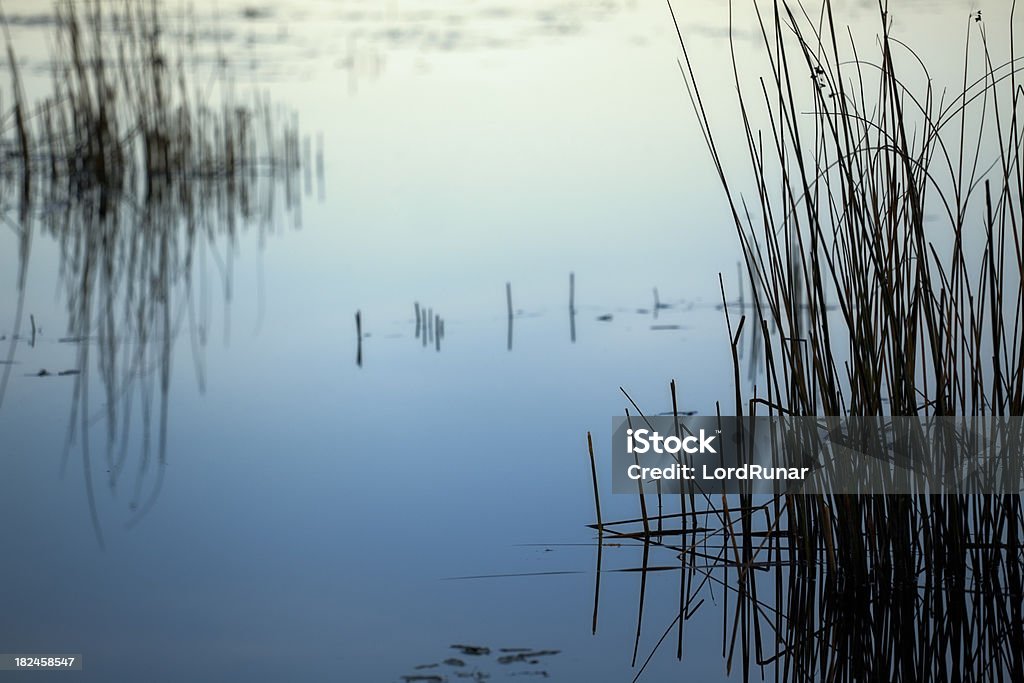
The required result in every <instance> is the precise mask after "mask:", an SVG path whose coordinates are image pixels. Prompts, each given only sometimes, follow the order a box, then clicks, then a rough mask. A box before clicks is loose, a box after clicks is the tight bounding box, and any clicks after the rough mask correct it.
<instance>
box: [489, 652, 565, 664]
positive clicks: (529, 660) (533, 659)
mask: <svg viewBox="0 0 1024 683" xmlns="http://www.w3.org/2000/svg"><path fill="white" fill-rule="evenodd" d="M559 652H561V650H529V651H527V652H518V653H516V654H513V655H502V656H501V657H498V664H512V663H515V662H523V663H526V664H539V663H540V659H539V658H540V657H550V656H551V655H557V654H558V653H559Z"/></svg>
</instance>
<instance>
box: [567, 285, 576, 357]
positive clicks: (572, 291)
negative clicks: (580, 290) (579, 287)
mask: <svg viewBox="0 0 1024 683" xmlns="http://www.w3.org/2000/svg"><path fill="white" fill-rule="evenodd" d="M569 341H571V342H572V343H573V344H575V343H576V274H575V273H569Z"/></svg>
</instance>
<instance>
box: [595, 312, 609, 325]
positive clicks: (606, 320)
mask: <svg viewBox="0 0 1024 683" xmlns="http://www.w3.org/2000/svg"><path fill="white" fill-rule="evenodd" d="M597 319H598V320H600V321H601V322H605V323H606V322H608V321H609V320H611V319H612V314H611V313H605V314H604V315H599V316H597Z"/></svg>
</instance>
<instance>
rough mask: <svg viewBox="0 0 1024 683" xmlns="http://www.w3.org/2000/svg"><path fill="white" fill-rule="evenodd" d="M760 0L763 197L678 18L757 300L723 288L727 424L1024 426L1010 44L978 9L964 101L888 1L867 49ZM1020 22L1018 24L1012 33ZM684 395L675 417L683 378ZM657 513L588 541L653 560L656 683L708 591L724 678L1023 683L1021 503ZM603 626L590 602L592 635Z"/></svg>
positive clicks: (1022, 185) (726, 505) (745, 96)
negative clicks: (705, 85)
mask: <svg viewBox="0 0 1024 683" xmlns="http://www.w3.org/2000/svg"><path fill="white" fill-rule="evenodd" d="M755 8H756V10H757V19H758V22H759V27H760V31H761V39H762V41H763V44H764V47H765V48H766V51H765V53H766V54H767V59H768V63H767V69H768V73H767V75H766V77H764V78H762V79H760V81H759V83H758V84H757V89H756V90H755V91H753V92H751V91H748V90H747V89H745V87H744V83H745V80H744V77H743V76H742V69H741V67H740V65H739V60H738V58H737V53H736V50H735V44H733V51H732V55H731V56H732V65H733V74H734V78H735V92H736V93H737V107H738V110H739V114H740V120H741V122H742V124H741V125H742V130H741V133H742V139H743V140H745V142H746V151H747V152H748V155H747V156H748V159H749V165H748V167H747V169H746V171H747V172H749V177H750V178H751V179H752V184H753V188H752V192H751V193H750V195H749V196H748V195H745V194H744V193H743V192H742V191H741V190H740V189H739V188H740V187H741V186H742V185H741V183H740V182H739V181H737V180H736V172H735V171H734V169H733V168H731V167H728V165H727V163H726V159H725V153H724V151H723V150H722V148H721V147H720V146H719V139H720V137H721V135H722V131H720V130H717V129H716V128H715V126H714V125H713V123H712V121H713V114H712V113H711V112H710V111H709V105H708V102H707V100H706V99H705V97H704V92H703V91H702V89H701V86H700V79H699V75H698V69H697V66H696V64H695V61H694V59H693V58H692V57H691V53H690V51H689V49H688V44H687V41H686V39H685V36H684V34H683V31H682V29H681V28H680V25H679V23H678V21H677V22H676V28H677V31H678V34H679V41H680V46H681V49H682V53H683V57H682V59H681V60H680V70H681V74H682V76H683V79H684V82H685V86H686V89H687V92H688V93H689V96H690V101H691V102H692V105H693V109H694V112H695V114H696V119H697V122H698V124H699V126H700V128H701V131H702V133H703V135H704V139H705V141H706V143H707V147H708V149H709V151H710V154H711V159H712V162H713V164H714V167H715V169H716V172H717V174H718V177H719V179H720V181H721V184H722V187H723V189H724V191H725V195H726V197H727V199H728V202H729V206H730V209H731V216H730V218H731V222H732V224H733V226H734V228H735V230H736V234H737V236H738V237H739V241H740V245H741V248H742V252H743V257H744V258H743V261H742V264H743V268H744V272H745V273H744V274H745V278H746V280H747V281H748V282H747V284H748V285H749V286H750V288H751V292H752V293H753V301H752V304H751V305H750V306H742V307H737V306H735V305H732V304H729V303H727V299H726V295H725V284H724V281H723V282H722V302H723V310H724V317H725V327H726V333H727V334H728V337H729V342H730V347H731V350H732V357H733V366H734V372H733V383H734V385H735V391H734V396H733V397H732V398H730V399H728V400H726V401H725V402H724V404H725V405H726V406H729V407H727V408H723V407H722V404H719V405H718V406H717V411H718V412H719V414H722V411H723V410H726V411H728V412H729V413H730V414H734V415H737V416H752V415H793V416H921V417H933V416H958V415H960V416H975V415H977V416H1020V415H1022V414H1024V412H1022V409H1024V343H1022V341H1021V320H1022V317H1024V316H1022V313H1024V308H1022V306H1024V304H1022V301H1024V297H1022V294H1024V291H1022V287H1021V283H1022V281H1024V277H1022V276H1024V260H1022V257H1021V253H1022V251H1021V236H1022V235H1021V231H1022V226H1024V214H1022V207H1024V173H1022V170H1024V169H1022V161H1021V156H1020V144H1021V143H1020V141H1021V139H1022V132H1024V131H1022V122H1021V119H1020V116H1019V114H1020V111H1019V108H1020V99H1019V91H1020V84H1019V82H1018V72H1019V69H1020V64H1021V62H1020V60H1019V58H1018V57H1017V56H1016V55H1015V54H1014V52H1013V41H1012V40H1011V41H1010V54H1009V56H1008V57H1007V58H1006V59H1004V60H1002V61H999V60H997V59H996V58H995V57H994V56H993V54H992V52H991V49H990V43H989V34H988V30H989V29H988V21H990V20H991V16H990V15H988V14H987V15H986V18H985V19H984V20H982V19H981V17H980V16H978V15H974V14H972V15H971V16H970V17H966V19H967V20H966V21H965V24H966V29H967V39H966V45H965V52H964V72H963V81H962V84H961V85H960V87H959V90H958V92H957V93H956V94H955V95H952V96H951V95H949V94H947V93H943V92H936V91H934V90H933V86H932V82H933V81H932V78H931V75H930V74H929V73H928V72H927V68H926V66H925V65H924V63H923V62H922V61H920V60H919V59H918V58H917V56H916V55H915V53H914V52H913V51H912V50H911V48H909V47H908V46H907V45H906V44H905V43H903V42H902V41H901V40H900V39H898V38H897V37H895V36H893V35H891V32H890V31H891V21H890V16H891V15H890V8H889V6H888V4H887V3H885V2H881V3H879V5H878V16H879V37H878V41H877V45H876V50H875V51H873V52H872V55H871V56H870V57H869V56H868V55H867V54H865V53H863V52H862V51H861V50H860V49H859V47H858V45H856V43H854V42H853V40H852V38H851V37H850V36H849V34H848V33H847V32H846V31H845V29H844V28H843V27H841V26H839V25H838V24H837V22H836V20H835V18H834V16H833V13H832V6H831V3H830V2H828V1H827V0H826V2H824V3H823V5H822V6H821V11H820V13H816V14H811V13H809V12H808V10H807V8H805V7H804V6H803V5H802V4H800V3H789V2H784V1H779V2H774V3H755ZM669 9H670V11H671V12H672V17H673V20H675V12H674V10H673V9H672V5H671V4H670V5H669ZM1010 12H1011V14H1010V16H1009V17H1007V18H1005V19H1004V18H1001V19H1000V20H1001V21H1002V20H1008V21H1009V22H1010V26H1012V23H1013V16H1012V9H1011V10H1010ZM908 64H909V65H910V66H909V67H908V66H907V65H908ZM916 84H921V85H920V86H918V85H916ZM758 122H763V123H761V124H759V123H758ZM729 135H730V137H735V135H734V134H733V132H732V131H729ZM934 216H937V218H935V219H933V217H934ZM736 314H738V315H739V318H738V320H737V319H736V317H735V315H736ZM748 318H749V320H748ZM745 334H746V335H747V336H749V337H750V338H751V340H752V341H751V346H752V348H757V349H758V350H759V354H760V358H761V359H762V360H763V363H764V372H763V373H762V374H761V375H760V376H759V377H758V383H755V384H754V387H753V389H752V390H748V386H749V384H747V383H744V382H742V381H741V360H740V358H741V348H742V347H741V344H742V343H743V341H744V335H745ZM670 391H671V395H672V400H673V406H674V412H675V414H676V415H678V408H677V407H675V406H676V405H677V402H676V387H675V383H674V382H673V383H672V385H671V388H670ZM630 403H631V407H630V409H631V410H632V411H636V412H637V413H639V410H638V408H637V407H636V404H635V402H633V401H632V399H630ZM627 415H632V418H631V419H634V420H635V419H644V418H643V415H642V413H641V414H640V415H639V417H637V415H636V414H635V413H630V412H627ZM596 491H597V486H596V477H595V495H596ZM660 498H661V497H660V496H659V503H658V504H659V509H660V507H661V504H662V501H661V500H660ZM640 499H641V501H640V502H641V515H640V517H639V518H637V519H631V520H617V521H607V520H606V521H604V522H600V521H599V522H598V523H597V524H596V525H594V528H595V529H597V530H598V566H599V567H600V566H601V565H600V563H601V555H602V552H603V548H604V544H605V543H606V542H608V541H613V542H617V543H621V542H630V543H634V544H636V545H637V546H639V548H640V550H641V551H642V557H641V559H640V562H639V565H638V566H637V567H635V568H633V569H634V570H635V571H638V572H639V573H640V594H639V608H638V618H637V631H636V639H635V642H634V643H633V661H634V664H635V665H637V671H638V673H637V677H638V678H639V677H640V676H641V675H642V673H643V671H644V667H645V666H646V663H647V662H648V661H650V659H651V658H652V657H653V656H654V654H655V653H656V652H657V651H658V650H659V649H661V648H662V647H663V646H664V645H665V643H666V642H670V641H669V636H670V634H672V632H673V631H675V638H674V640H675V644H676V648H675V650H676V651H675V654H676V656H677V657H678V658H680V659H683V658H684V654H685V641H684V637H683V636H684V629H685V625H686V624H687V622H688V621H690V620H691V619H694V618H699V617H697V616H696V615H699V614H700V613H701V612H702V611H706V610H707V609H709V607H708V603H707V602H705V597H706V596H708V595H710V594H714V595H715V596H716V597H717V600H718V605H719V607H720V609H721V610H722V615H723V617H724V618H723V619H722V624H723V632H722V637H721V639H722V650H721V656H722V658H723V660H724V662H725V668H726V671H727V672H729V673H730V674H731V673H736V674H737V675H738V676H739V677H740V678H741V679H742V680H745V681H746V680H755V679H757V680H760V679H762V678H768V677H772V678H774V679H775V680H785V681H819V680H829V681H864V680H887V681H920V680H936V681H981V680H985V681H1011V680H1024V622H1022V616H1024V614H1022V610H1024V592H1022V588H1024V587H1022V555H1021V550H1022V541H1024V538H1022V528H1024V517H1022V513H1021V504H1020V498H1019V495H928V494H924V493H922V494H920V495H877V494H876V495H859V496H858V495H840V494H825V495H779V496H774V497H771V496H760V497H757V496H754V495H751V494H739V495H730V496H725V495H723V496H716V497H715V498H714V499H712V497H710V496H701V495H698V494H695V493H689V494H686V495H683V494H680V496H679V497H678V500H677V501H675V504H676V506H677V510H676V511H667V512H660V513H659V514H656V515H655V514H653V513H652V512H651V511H650V510H649V509H648V507H647V506H646V505H645V504H644V500H643V499H644V495H643V494H642V493H641V494H640ZM652 558H656V559H652ZM659 570H667V571H678V572H679V575H680V581H679V595H678V600H679V608H678V614H677V616H676V617H675V619H674V621H672V623H670V624H667V625H666V624H660V625H658V630H657V631H655V634H654V636H655V637H657V639H656V640H654V644H653V645H652V646H650V647H649V648H648V652H647V653H646V654H647V657H646V658H644V657H643V654H644V652H643V651H642V650H641V647H640V645H641V643H642V642H645V641H644V639H643V638H642V635H643V633H644V629H645V627H646V625H645V623H644V615H643V608H644V602H645V600H646V599H647V595H646V587H647V581H646V577H647V575H648V573H649V572H652V571H659ZM599 571H600V570H599ZM598 592H599V591H598ZM596 613H597V601H596V600H595V617H594V623H595V625H596V623H597V614H596ZM689 656H691V657H692V656H695V655H693V654H690V655H689ZM699 656H707V654H706V652H702V653H701V654H700V655H699Z"/></svg>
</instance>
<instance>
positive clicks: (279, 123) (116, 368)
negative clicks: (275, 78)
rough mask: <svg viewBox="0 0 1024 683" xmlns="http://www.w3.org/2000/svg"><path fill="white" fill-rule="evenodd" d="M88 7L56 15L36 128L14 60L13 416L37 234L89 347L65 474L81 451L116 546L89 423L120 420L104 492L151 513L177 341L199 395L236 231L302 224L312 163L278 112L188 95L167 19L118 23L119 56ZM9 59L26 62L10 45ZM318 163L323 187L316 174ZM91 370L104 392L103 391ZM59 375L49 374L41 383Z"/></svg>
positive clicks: (9, 215)
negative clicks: (213, 312) (48, 90)
mask: <svg viewBox="0 0 1024 683" xmlns="http://www.w3.org/2000/svg"><path fill="white" fill-rule="evenodd" d="M82 12H83V13H82V14H79V13H78V10H77V9H76V8H75V7H74V6H73V5H70V4H65V5H60V6H59V9H58V21H57V22H56V24H55V26H56V27H57V29H58V34H57V44H58V45H59V46H60V47H59V48H58V49H57V51H56V61H55V63H54V78H53V94H52V95H51V96H50V97H48V98H46V99H44V101H43V102H42V103H41V104H40V105H39V107H38V109H37V112H38V113H37V114H36V115H35V122H36V123H38V127H36V126H33V125H32V124H31V123H29V121H28V119H27V115H26V114H25V113H24V112H25V111H26V107H27V105H26V104H25V101H24V97H25V96H24V94H23V93H22V91H21V86H20V79H19V71H18V68H17V67H16V66H12V81H13V84H14V93H15V100H14V104H13V116H12V120H13V121H14V127H15V133H16V136H15V139H16V146H15V149H16V154H15V155H11V156H10V157H9V158H12V160H13V161H15V163H11V164H8V165H7V166H6V167H5V174H4V178H3V180H4V182H3V183H2V184H0V207H2V208H3V216H4V219H5V220H6V221H7V222H8V224H9V225H10V226H11V227H12V229H13V230H14V231H15V232H16V233H17V235H18V238H19V240H18V243H19V250H18V269H19V270H18V278H17V284H16V290H17V297H18V298H17V306H16V310H15V314H14V333H13V334H12V336H11V339H10V341H9V344H8V348H7V359H6V362H5V364H4V370H3V379H2V382H0V405H2V404H3V401H4V399H5V397H6V392H7V388H8V383H9V379H10V373H11V369H12V366H13V365H14V364H15V362H16V361H15V358H16V357H17V350H18V343H19V341H20V340H21V339H22V336H21V332H20V330H21V327H22V324H23V318H24V313H25V311H24V308H25V284H26V276H27V272H28V269H29V264H30V262H31V256H32V244H33V240H34V239H35V236H36V235H37V234H38V235H41V236H42V237H44V238H46V239H47V240H48V241H50V242H52V243H54V244H56V245H57V249H58V262H57V268H58V269H59V273H60V284H61V287H62V289H63V291H62V299H63V301H64V303H65V307H66V316H67V324H66V328H65V332H64V335H63V336H61V337H60V338H59V339H58V340H57V343H58V344H60V345H68V346H72V347H74V349H75V364H74V368H73V369H68V370H61V371H59V372H57V373H56V375H57V376H73V377H74V383H73V388H72V401H71V415H70V419H69V421H68V427H67V433H66V438H65V447H64V453H63V458H62V462H61V472H62V473H63V472H64V470H65V469H66V467H67V463H68V460H69V456H70V454H71V452H72V450H73V447H75V446H78V447H79V449H80V453H81V457H82V460H83V472H84V476H85V488H86V494H87V498H88V505H89V510H90V516H91V519H92V525H93V530H94V532H95V535H96V539H97V541H98V542H99V544H100V545H101V546H102V545H103V532H102V529H101V526H100V522H99V517H98V515H97V510H96V500H95V493H94V488H95V487H94V482H93V476H94V469H93V468H94V463H93V454H92V452H91V450H90V446H91V444H92V438H91V436H90V431H91V429H92V428H93V427H94V425H96V424H97V423H103V424H104V426H105V430H104V431H105V433H106V434H105V436H106V447H105V449H104V455H103V466H104V469H105V473H106V475H107V476H106V484H107V487H108V488H109V489H110V491H111V493H112V494H113V493H114V492H116V491H117V490H118V489H119V488H127V489H128V490H129V492H130V493H129V503H128V507H129V509H130V511H131V512H132V515H131V517H130V519H129V521H128V524H129V526H131V525H133V524H135V523H137V522H138V521H139V520H140V519H141V518H142V517H144V516H145V515H146V513H147V512H148V511H149V510H150V509H151V507H152V505H153V504H154V503H155V501H156V500H157V497H158V496H159V494H160V491H161V487H162V484H163V476H164V468H165V466H166V465H167V436H168V420H169V416H168V393H169V390H170V383H171V359H172V357H173V347H174V344H175V340H176V339H177V337H178V336H179V333H180V332H181V331H182V330H183V329H184V330H185V331H186V332H187V335H188V338H189V343H190V346H191V351H192V354H191V355H192V360H193V363H194V367H195V375H196V381H197V383H198V385H199V387H200V390H201V391H202V390H203V389H205V384H206V371H205V360H204V351H205V348H206V345H207V342H208V338H209V329H210V325H211V316H210V300H211V296H212V290H213V289H214V288H217V289H219V290H220V291H221V293H222V297H223V302H224V310H225V317H224V338H225V341H227V340H228V339H229V337H230V317H229V315H228V311H229V309H230V305H231V301H232V298H233V286H232V279H233V259H234V252H235V250H236V247H237V241H238V239H239V236H240V235H241V234H242V233H252V234H253V235H254V237H255V238H256V239H258V240H259V242H260V243H261V244H262V243H263V241H264V238H265V236H266V235H267V234H269V233H270V232H272V231H274V230H276V229H277V228H276V226H277V225H278V224H279V223H281V222H282V218H283V219H284V220H283V222H284V223H285V224H288V223H291V224H292V225H298V221H299V219H300V213H299V211H298V207H299V205H300V202H301V194H300V193H301V185H300V184H299V182H298V180H297V178H298V176H299V174H300V173H301V172H302V168H303V164H302V162H301V159H300V155H299V151H298V147H299V143H298V141H299V133H298V128H297V126H296V125H295V124H294V122H293V121H291V120H289V119H287V118H285V119H283V120H282V119H281V118H280V117H279V116H278V114H277V113H276V111H275V110H274V109H272V107H271V104H270V102H269V101H268V100H266V99H263V98H256V99H255V101H254V102H246V103H239V102H236V101H235V100H234V99H233V98H232V97H231V95H230V93H226V92H225V93H221V94H219V95H217V97H216V100H215V101H216V104H208V103H206V102H202V101H201V102H196V103H193V102H192V101H191V100H190V99H189V92H190V90H191V88H192V87H194V82H193V81H194V80H195V79H196V78H197V74H196V73H194V72H192V71H189V70H187V69H186V68H185V67H184V66H183V65H182V62H180V61H179V62H177V66H171V64H172V63H173V62H172V61H171V57H170V52H171V51H172V50H174V49H175V48H176V47H177V48H179V49H180V46H174V45H170V44H168V43H165V42H164V41H163V39H162V38H161V35H162V33H161V18H160V15H159V14H157V13H154V14H152V15H149V14H146V13H143V12H138V13H136V12H133V11H131V10H130V9H129V10H128V11H127V13H126V14H124V15H121V16H119V17H117V16H115V17H114V20H113V24H114V26H115V27H117V28H116V29H115V31H116V32H117V33H118V34H119V35H120V40H119V42H118V43H117V47H116V48H113V47H109V46H108V41H109V40H110V35H109V31H108V28H107V23H106V22H107V20H108V19H109V17H106V16H105V15H104V13H103V6H102V5H99V4H97V5H96V6H94V7H90V8H88V9H86V10H82ZM115 49H117V50H119V51H120V52H119V53H115V52H114V50H115ZM8 50H9V53H10V54H11V55H12V58H11V59H10V60H9V61H10V62H11V64H12V65H15V64H16V60H15V58H14V57H13V48H12V46H11V45H10V44H8ZM115 54H117V55H119V57H115ZM126 55H133V56H134V57H128V56H126ZM143 55H144V56H143ZM94 92H100V93H102V96H100V97H95V96H94V94H93V93H94ZM121 100H125V101H126V104H124V105H123V106H121V105H119V101H121ZM307 140H308V138H307ZM306 156H307V159H308V157H310V153H309V151H308V145H307V154H306ZM321 165H322V164H318V166H321ZM306 169H307V171H306V173H307V177H310V175H309V174H310V173H311V171H309V170H308V169H309V164H308V163H307V164H306ZM310 184H311V181H310V182H307V188H306V189H307V192H309V191H311V187H310ZM321 184H322V181H321ZM282 200H283V202H284V203H283V205H282V204H281V202H282ZM211 261H212V262H213V265H214V270H215V273H211V268H210V262H211ZM211 280H213V281H214V282H215V284H211ZM260 294H261V292H258V293H257V295H258V296H259V295H260ZM29 322H30V327H31V332H30V336H29V337H28V344H29V347H30V348H33V349H34V348H35V346H36V341H37V332H40V330H38V329H37V325H36V319H35V315H34V314H31V313H30V314H29ZM94 369H95V372H96V373H98V379H99V388H98V390H97V391H92V390H91V389H90V381H91V380H92V379H94V377H93V372H94ZM52 374H54V373H51V372H49V371H48V370H46V369H45V368H44V369H42V370H40V371H39V372H38V373H37V374H36V375H35V376H38V377H46V376H50V375H52ZM97 396H99V398H100V404H101V406H100V407H99V408H98V409H96V407H95V405H94V404H93V401H94V400H95V399H96V397H97ZM135 413H138V416H137V417H136V416H135ZM138 419H141V423H142V427H141V435H139V436H138V437H135V436H133V434H132V428H131V427H132V424H133V422H134V421H135V420H138ZM136 449H137V451H138V458H137V459H133V458H131V457H130V454H131V453H132V452H134V451H135V450H136Z"/></svg>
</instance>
